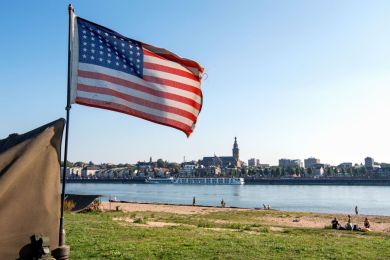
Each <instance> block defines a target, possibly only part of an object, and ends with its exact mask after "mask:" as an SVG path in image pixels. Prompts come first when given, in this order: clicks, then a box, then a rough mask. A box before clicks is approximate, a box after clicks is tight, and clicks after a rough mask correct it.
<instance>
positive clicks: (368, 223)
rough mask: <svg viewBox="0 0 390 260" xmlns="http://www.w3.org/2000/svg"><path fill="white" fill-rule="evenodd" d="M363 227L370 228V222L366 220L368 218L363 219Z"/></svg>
mask: <svg viewBox="0 0 390 260" xmlns="http://www.w3.org/2000/svg"><path fill="white" fill-rule="evenodd" d="M364 227H365V228H370V227H371V224H370V221H369V220H368V218H365V219H364Z"/></svg>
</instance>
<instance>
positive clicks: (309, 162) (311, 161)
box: [304, 157, 320, 169]
mask: <svg viewBox="0 0 390 260" xmlns="http://www.w3.org/2000/svg"><path fill="white" fill-rule="evenodd" d="M304 162H305V168H306V169H307V168H312V167H314V165H316V164H319V163H320V159H317V158H314V157H310V158H307V159H305V160H304Z"/></svg>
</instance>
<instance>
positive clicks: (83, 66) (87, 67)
mask: <svg viewBox="0 0 390 260" xmlns="http://www.w3.org/2000/svg"><path fill="white" fill-rule="evenodd" d="M79 69H80V70H84V71H91V72H99V73H103V74H106V75H109V76H113V77H116V78H119V79H123V80H128V81H131V82H134V83H136V84H139V85H142V86H144V87H147V88H150V89H154V90H158V91H163V92H167V93H171V94H175V95H179V96H183V97H186V98H189V99H192V100H194V101H195V102H197V103H198V104H199V105H200V104H201V103H202V97H200V96H198V95H197V94H195V93H193V92H190V91H186V90H183V89H178V88H174V87H170V86H166V85H162V84H157V83H152V82H148V81H145V80H143V79H141V78H139V77H137V76H134V75H131V74H128V73H125V72H122V71H118V70H113V69H109V68H106V67H102V66H98V65H93V64H88V63H79Z"/></svg>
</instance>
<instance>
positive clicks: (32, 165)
mask: <svg viewBox="0 0 390 260" xmlns="http://www.w3.org/2000/svg"><path fill="white" fill-rule="evenodd" d="M64 124H65V120H64V119H58V120H56V121H54V122H51V123H49V124H47V125H44V126H41V127H39V128H37V129H35V130H32V131H30V132H28V133H25V134H22V135H17V134H12V135H10V136H9V137H8V138H6V139H3V140H0V259H16V258H19V257H20V255H26V254H27V255H28V251H29V246H28V244H30V237H31V236H32V235H34V234H42V235H44V236H47V237H49V239H50V249H51V250H53V249H55V248H56V247H57V246H58V234H59V218H60V197H61V196H60V195H61V191H60V154H61V140H62V132H63V128H64ZM22 258H23V257H22Z"/></svg>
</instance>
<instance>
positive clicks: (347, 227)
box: [345, 215, 353, 230]
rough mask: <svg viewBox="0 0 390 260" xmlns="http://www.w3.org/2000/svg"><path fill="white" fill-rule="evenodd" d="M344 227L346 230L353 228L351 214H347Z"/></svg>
mask: <svg viewBox="0 0 390 260" xmlns="http://www.w3.org/2000/svg"><path fill="white" fill-rule="evenodd" d="M345 229H346V230H353V225H352V223H351V215H348V222H347V224H346V225H345Z"/></svg>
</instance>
